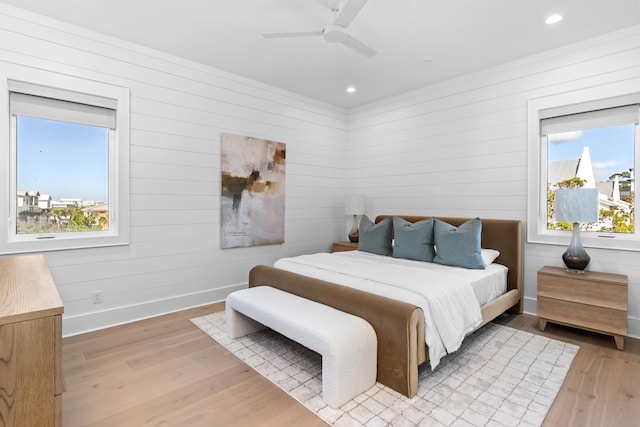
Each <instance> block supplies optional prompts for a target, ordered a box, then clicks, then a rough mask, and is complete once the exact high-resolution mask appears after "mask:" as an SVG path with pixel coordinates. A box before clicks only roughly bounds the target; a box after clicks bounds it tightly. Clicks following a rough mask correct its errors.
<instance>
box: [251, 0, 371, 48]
mask: <svg viewBox="0 0 640 427" xmlns="http://www.w3.org/2000/svg"><path fill="white" fill-rule="evenodd" d="M341 3H342V1H340V0H329V2H328V5H329V8H330V9H331V10H332V11H333V12H334V14H335V15H336V18H335V20H334V21H333V23H332V24H328V25H327V26H325V27H324V28H323V29H322V31H307V32H294V33H266V34H263V36H264V37H265V38H267V39H273V38H289V37H316V36H322V37H323V38H324V39H325V40H326V41H328V42H330V43H342V44H344V45H345V46H347V47H348V48H350V49H352V50H354V51H356V52H358V53H359V54H360V55H362V56H364V57H366V58H370V57H372V56H373V55H375V54H376V53H377V52H376V51H375V50H374V49H372V48H371V47H369V46H367V45H366V44H364V43H363V42H361V41H360V40H358V39H356V38H355V37H353V36H352V35H351V34H349V33H348V32H347V27H348V26H349V24H351V22H352V21H353V19H354V18H355V17H356V15H358V13H360V11H361V10H362V8H363V7H364V5H365V4H366V3H367V0H349V1H347V3H345V4H344V6H343V7H342V9H339V8H340V6H341Z"/></svg>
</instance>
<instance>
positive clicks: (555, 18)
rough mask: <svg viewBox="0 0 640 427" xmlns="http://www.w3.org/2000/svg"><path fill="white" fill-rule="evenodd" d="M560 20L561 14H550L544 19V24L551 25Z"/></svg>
mask: <svg viewBox="0 0 640 427" xmlns="http://www.w3.org/2000/svg"><path fill="white" fill-rule="evenodd" d="M560 21H562V15H558V14H557V13H556V14H555V15H551V16H549V17H548V18H547V20H546V21H544V23H545V24H547V25H551V24H557V23H558V22H560Z"/></svg>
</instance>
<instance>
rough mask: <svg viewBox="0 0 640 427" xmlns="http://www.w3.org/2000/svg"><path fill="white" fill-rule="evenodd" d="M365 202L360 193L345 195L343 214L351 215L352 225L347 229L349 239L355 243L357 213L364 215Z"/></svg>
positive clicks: (356, 238)
mask: <svg viewBox="0 0 640 427" xmlns="http://www.w3.org/2000/svg"><path fill="white" fill-rule="evenodd" d="M364 211H365V202H364V196H363V195H361V194H354V195H351V196H347V201H346V203H345V206H344V213H345V215H353V225H352V226H351V231H349V241H351V242H353V243H357V242H358V240H359V236H358V215H364Z"/></svg>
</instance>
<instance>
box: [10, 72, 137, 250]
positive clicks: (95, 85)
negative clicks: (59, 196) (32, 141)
mask: <svg viewBox="0 0 640 427" xmlns="http://www.w3.org/2000/svg"><path fill="white" fill-rule="evenodd" d="M16 84H17V85H22V88H23V89H24V88H27V89H26V90H27V91H29V90H31V92H30V93H29V94H31V95H35V96H46V95H48V94H50V96H51V97H55V99H59V100H64V101H71V102H76V103H87V104H89V105H97V104H95V103H93V102H92V99H93V98H95V97H97V98H96V99H100V98H101V99H109V100H111V101H113V105H114V106H115V129H110V130H109V200H108V202H109V230H108V231H82V232H61V233H51V234H41V235H38V234H18V233H17V230H16V228H15V224H16V213H17V206H16V204H17V199H16V192H17V190H18V188H17V182H16V179H17V176H16V167H17V164H16V162H17V151H16V148H17V147H16V139H15V131H16V129H15V125H16V117H15V116H12V114H11V111H10V110H9V107H10V102H9V94H10V91H11V88H12V87H16ZM39 88H41V89H43V91H44V94H43V91H40V90H39ZM38 92H40V93H38ZM0 114H2V115H3V117H4V118H5V119H4V120H1V121H0V134H2V135H4V137H5V138H6V139H5V141H7V142H8V143H6V144H4V145H3V148H2V150H3V155H2V157H3V158H4V159H5V161H4V165H3V166H4V171H5V172H4V173H2V174H1V175H0V200H3V201H4V203H3V205H4V209H2V210H0V212H2V214H4V218H5V219H6V221H5V225H4V226H2V227H0V255H9V254H16V253H29V252H44V251H56V250H68V249H80V248H92V247H103V246H118V245H127V244H129V132H130V118H129V115H130V109H129V89H128V88H126V87H122V86H117V85H112V84H108V83H103V82H98V81H94V80H88V79H84V78H80V77H74V76H69V75H65V74H59V73H55V72H50V71H44V70H39V69H34V68H30V67H24V66H19V65H15V64H8V67H7V68H6V69H4V70H3V71H2V72H0ZM28 190H30V189H26V191H28ZM36 190H37V189H36ZM12 227H13V228H12Z"/></svg>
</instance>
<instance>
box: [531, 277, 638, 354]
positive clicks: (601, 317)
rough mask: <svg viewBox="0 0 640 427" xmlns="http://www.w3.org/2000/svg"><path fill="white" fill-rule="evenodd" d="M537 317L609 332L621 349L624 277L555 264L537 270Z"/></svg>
mask: <svg viewBox="0 0 640 427" xmlns="http://www.w3.org/2000/svg"><path fill="white" fill-rule="evenodd" d="M538 318H539V319H540V329H541V330H543V331H544V329H545V328H546V326H547V322H556V323H562V324H565V325H569V326H574V327H578V328H582V329H587V330H591V331H595V332H600V333H604V334H609V335H613V337H614V338H615V341H616V346H617V347H618V349H620V350H623V349H624V337H625V336H626V335H627V276H624V275H621V274H608V273H598V272H593V271H588V272H585V273H583V274H577V273H569V272H567V271H565V270H564V269H562V268H558V267H543V268H541V269H540V270H539V271H538Z"/></svg>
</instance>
